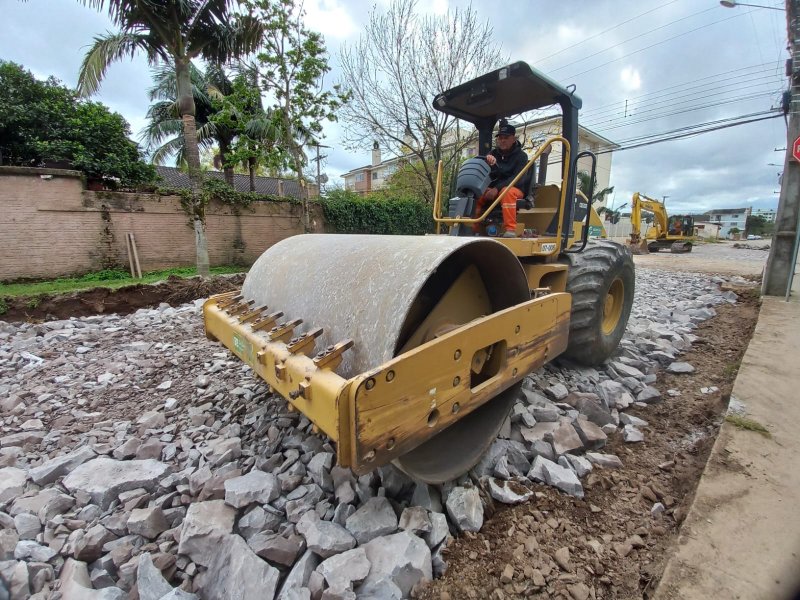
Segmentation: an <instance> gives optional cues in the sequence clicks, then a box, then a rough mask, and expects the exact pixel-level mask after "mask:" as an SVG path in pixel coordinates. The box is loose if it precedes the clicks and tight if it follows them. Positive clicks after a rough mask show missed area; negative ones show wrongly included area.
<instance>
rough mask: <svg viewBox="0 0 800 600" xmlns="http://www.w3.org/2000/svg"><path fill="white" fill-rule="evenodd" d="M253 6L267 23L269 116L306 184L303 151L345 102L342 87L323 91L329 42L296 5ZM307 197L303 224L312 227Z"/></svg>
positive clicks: (256, 2) (263, 0)
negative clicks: (308, 26)
mask: <svg viewBox="0 0 800 600" xmlns="http://www.w3.org/2000/svg"><path fill="white" fill-rule="evenodd" d="M250 6H251V7H252V9H253V10H254V11H255V14H256V15H257V16H258V18H259V19H260V20H262V22H263V23H264V26H265V30H266V34H265V36H264V46H263V48H262V49H261V51H260V52H259V53H258V56H257V59H258V72H259V77H260V82H261V85H262V88H263V90H264V91H265V92H266V93H267V95H268V96H269V97H270V98H271V99H272V105H271V106H269V107H268V113H270V114H272V115H274V117H275V119H276V120H277V123H279V125H280V127H279V131H278V133H279V134H280V136H281V142H282V143H283V144H285V146H286V149H287V151H288V153H289V155H290V156H291V160H292V164H293V167H294V171H295V174H296V175H297V179H298V182H300V183H301V185H302V184H303V183H304V181H305V179H304V177H303V168H304V167H305V166H306V164H307V162H308V161H307V158H306V154H305V147H306V146H308V145H311V144H313V143H314V142H316V141H317V140H319V138H320V135H321V133H322V125H321V122H322V121H324V120H328V121H335V120H336V115H337V111H338V110H339V109H340V107H341V106H342V105H343V103H345V102H346V100H347V97H346V95H344V94H341V93H340V91H339V87H338V86H333V90H326V89H325V88H324V77H325V75H326V74H327V73H328V71H330V67H329V66H328V58H327V51H326V49H325V42H324V40H323V38H322V36H321V35H320V34H319V33H316V32H313V31H310V30H308V29H306V27H305V26H304V25H303V14H304V13H303V11H302V8H301V7H300V6H298V4H297V3H296V2H295V0H251V4H250ZM307 200H308V198H307V194H304V197H303V202H304V211H303V212H304V220H305V225H306V227H308V225H309V214H308V202H307Z"/></svg>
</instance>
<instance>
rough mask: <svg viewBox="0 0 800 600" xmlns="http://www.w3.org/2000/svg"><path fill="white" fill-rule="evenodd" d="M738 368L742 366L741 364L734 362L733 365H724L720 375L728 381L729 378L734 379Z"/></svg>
mask: <svg viewBox="0 0 800 600" xmlns="http://www.w3.org/2000/svg"><path fill="white" fill-rule="evenodd" d="M740 366H742V364H741V363H739V362H735V363H729V364H727V365H725V366H724V367H723V368H722V374H723V375H724V376H725V377H726V378H728V379H731V378H733V377H735V376H736V373H738V372H739V367H740Z"/></svg>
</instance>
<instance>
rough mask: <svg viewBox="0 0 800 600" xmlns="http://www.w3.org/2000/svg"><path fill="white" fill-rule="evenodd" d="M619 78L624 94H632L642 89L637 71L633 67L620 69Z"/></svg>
mask: <svg viewBox="0 0 800 600" xmlns="http://www.w3.org/2000/svg"><path fill="white" fill-rule="evenodd" d="M619 78H620V80H621V81H622V85H623V86H624V88H625V91H626V92H634V91H636V90H638V89H639V88H641V87H642V78H641V77H640V76H639V70H638V69H635V68H633V67H625V68H624V69H622V71H620V74H619Z"/></svg>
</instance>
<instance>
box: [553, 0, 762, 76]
mask: <svg viewBox="0 0 800 600" xmlns="http://www.w3.org/2000/svg"><path fill="white" fill-rule="evenodd" d="M751 12H752V11H748V12H742V13H738V14H735V15H733V16H732V17H727V18H725V19H720V20H719V21H713V22H712V23H707V24H705V25H701V26H700V27H695V28H694V29H690V30H689V31H685V32H683V33H679V34H678V35H674V36H672V37H670V38H667V39H665V40H661V41H660V42H656V43H655V44H650V45H649V46H645V47H644V48H639V49H638V50H634V51H633V52H629V53H628V54H624V55H622V56H620V57H618V58H614V59H612V60H609V61H607V62H604V63H602V64H599V65H597V66H596V67H592V68H591V69H586V70H585V71H581V72H580V73H576V74H574V75H570V76H569V77H567V79H573V78H575V77H580V76H581V75H585V74H586V73H590V72H591V71H596V70H597V69H600V68H601V67H605V66H607V65H610V64H611V63H615V62H617V61H619V60H622V59H623V58H628V57H629V56H633V55H634V54H638V53H639V52H644V51H645V50H649V49H650V48H654V47H656V46H660V45H661V44H666V43H667V42H671V41H672V40H675V39H678V38H679V37H683V36H685V35H689V34H690V33H694V32H695V31H700V30H701V29H705V28H706V27H711V26H712V25H717V24H719V23H724V22H725V21H730V20H731V19H738V18H739V17H741V16H744V15H748V14H750V13H751Z"/></svg>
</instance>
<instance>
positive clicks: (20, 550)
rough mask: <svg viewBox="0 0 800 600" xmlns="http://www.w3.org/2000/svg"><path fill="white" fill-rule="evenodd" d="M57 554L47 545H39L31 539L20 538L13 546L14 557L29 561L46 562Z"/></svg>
mask: <svg viewBox="0 0 800 600" xmlns="http://www.w3.org/2000/svg"><path fill="white" fill-rule="evenodd" d="M57 554H58V552H56V551H55V550H53V549H51V548H49V547H48V546H40V545H39V544H37V543H36V542H34V541H33V540H20V541H19V542H17V547H16V548H14V558H15V559H17V560H26V561H29V562H48V561H50V560H52V559H53V557H55V556H56V555H57Z"/></svg>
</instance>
